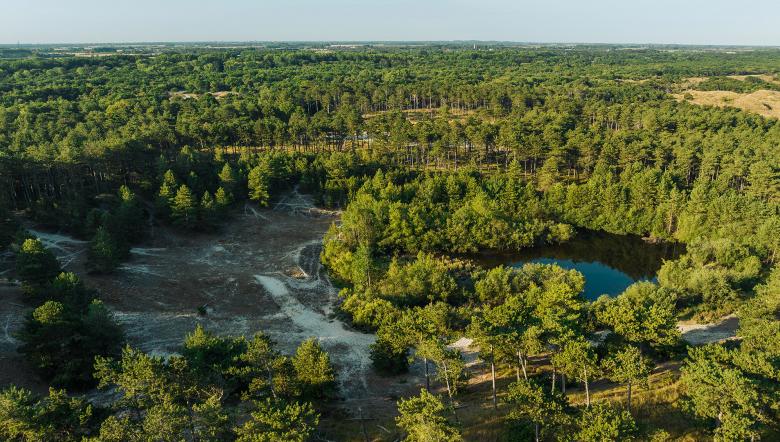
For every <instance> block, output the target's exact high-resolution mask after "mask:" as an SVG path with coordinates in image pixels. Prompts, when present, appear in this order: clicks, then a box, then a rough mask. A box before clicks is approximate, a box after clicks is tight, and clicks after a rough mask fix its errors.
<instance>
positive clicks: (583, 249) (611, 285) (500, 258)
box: [478, 231, 685, 299]
mask: <svg viewBox="0 0 780 442" xmlns="http://www.w3.org/2000/svg"><path fill="white" fill-rule="evenodd" d="M684 251H685V246H684V245H682V244H678V243H660V244H652V243H649V242H646V241H644V240H642V238H640V237H638V236H634V235H613V234H610V233H604V232H592V231H584V232H579V233H578V234H577V236H576V237H575V238H574V239H572V240H571V241H569V242H567V243H564V244H556V245H549V246H542V247H533V248H529V249H524V250H522V251H519V252H514V253H491V254H482V255H480V257H479V258H478V260H479V261H480V262H481V263H482V264H484V265H486V266H489V267H494V266H498V265H507V266H512V267H521V266H522V265H523V264H526V263H530V262H533V263H543V264H557V265H559V266H561V267H563V268H565V269H574V270H577V271H579V272H580V273H582V274H583V276H585V290H584V296H585V297H586V298H588V299H596V298H598V297H599V296H601V295H609V296H616V295H618V294H620V293H621V292H623V290H625V289H626V287H628V286H629V285H631V284H633V283H634V282H636V281H655V276H656V273H657V272H658V270H659V269H660V268H661V265H662V264H663V261H664V260H670V259H676V258H677V257H678V256H680V254H682V253H683V252H684Z"/></svg>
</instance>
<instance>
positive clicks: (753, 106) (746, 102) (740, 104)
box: [673, 90, 780, 119]
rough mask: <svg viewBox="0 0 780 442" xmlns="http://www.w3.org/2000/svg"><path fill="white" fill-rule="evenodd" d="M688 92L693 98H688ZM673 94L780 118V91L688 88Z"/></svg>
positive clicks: (701, 103) (684, 99)
mask: <svg viewBox="0 0 780 442" xmlns="http://www.w3.org/2000/svg"><path fill="white" fill-rule="evenodd" d="M688 94H690V96H692V97H693V98H688V99H686V98H685V97H686V95H688ZM673 96H674V97H675V98H676V99H677V100H679V101H688V102H689V103H693V104H698V105H701V106H717V107H733V108H737V109H742V110H744V111H747V112H752V113H755V114H759V115H763V116H765V117H768V118H778V119H780V92H778V91H768V90H759V91H755V92H752V93H749V94H740V93H737V92H730V91H697V90H686V91H684V92H682V93H679V94H673Z"/></svg>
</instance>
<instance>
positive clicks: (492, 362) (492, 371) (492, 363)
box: [490, 345, 498, 409]
mask: <svg viewBox="0 0 780 442" xmlns="http://www.w3.org/2000/svg"><path fill="white" fill-rule="evenodd" d="M490 375H491V378H492V382H493V408H494V409H497V408H498V401H497V400H496V354H495V353H494V352H493V346H492V345H491V346H490Z"/></svg>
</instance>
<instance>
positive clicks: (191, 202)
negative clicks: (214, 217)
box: [171, 184, 198, 228]
mask: <svg viewBox="0 0 780 442" xmlns="http://www.w3.org/2000/svg"><path fill="white" fill-rule="evenodd" d="M197 211H198V206H197V201H196V200H195V196H194V195H193V194H192V191H191V190H190V188H189V187H187V185H185V184H182V185H181V186H180V187H179V190H178V191H177V192H176V197H174V199H173V204H172V205H171V217H172V218H173V222H174V223H176V224H177V225H179V226H182V227H185V228H192V227H194V226H195V223H196V221H197Z"/></svg>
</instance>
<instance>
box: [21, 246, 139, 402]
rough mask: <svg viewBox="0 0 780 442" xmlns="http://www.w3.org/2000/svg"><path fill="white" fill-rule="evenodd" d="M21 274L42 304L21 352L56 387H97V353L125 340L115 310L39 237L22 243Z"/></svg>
mask: <svg viewBox="0 0 780 442" xmlns="http://www.w3.org/2000/svg"><path fill="white" fill-rule="evenodd" d="M16 273H17V277H18V278H19V280H20V281H21V282H22V289H23V290H24V293H25V299H26V301H27V302H28V303H29V304H32V305H36V306H37V307H36V308H35V309H34V310H33V311H32V312H31V313H30V314H29V315H28V316H27V318H26V319H25V322H24V325H23V327H22V329H21V331H20V332H19V339H20V340H21V342H22V344H21V346H20V347H19V351H20V352H21V353H23V354H24V355H25V356H26V357H27V359H28V360H29V361H30V363H31V365H32V366H33V367H34V368H35V369H36V370H37V371H38V373H39V374H40V375H41V376H42V377H43V378H44V379H46V380H47V381H49V382H50V383H51V384H52V385H54V386H56V387H59V388H62V387H69V388H85V387H90V386H94V385H95V379H94V378H93V377H92V365H93V364H94V361H95V357H96V356H112V355H116V354H118V353H119V350H120V349H121V345H122V342H123V341H124V337H123V333H122V330H121V328H120V327H119V326H118V325H117V324H116V322H115V321H114V319H113V316H112V315H111V312H110V311H109V310H108V309H107V308H106V307H105V305H103V303H102V302H101V301H100V300H99V299H98V295H97V293H96V292H95V291H94V290H91V289H89V288H87V287H85V286H84V283H83V282H81V280H80V279H79V278H78V276H76V275H75V274H73V273H65V272H62V270H61V269H60V265H59V262H58V261H57V258H56V257H55V256H54V254H52V252H51V251H49V250H48V249H46V248H45V247H44V246H43V244H42V243H41V241H40V240H38V239H33V238H27V239H25V240H24V242H23V243H22V244H21V246H20V247H19V250H18V252H17V256H16Z"/></svg>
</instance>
